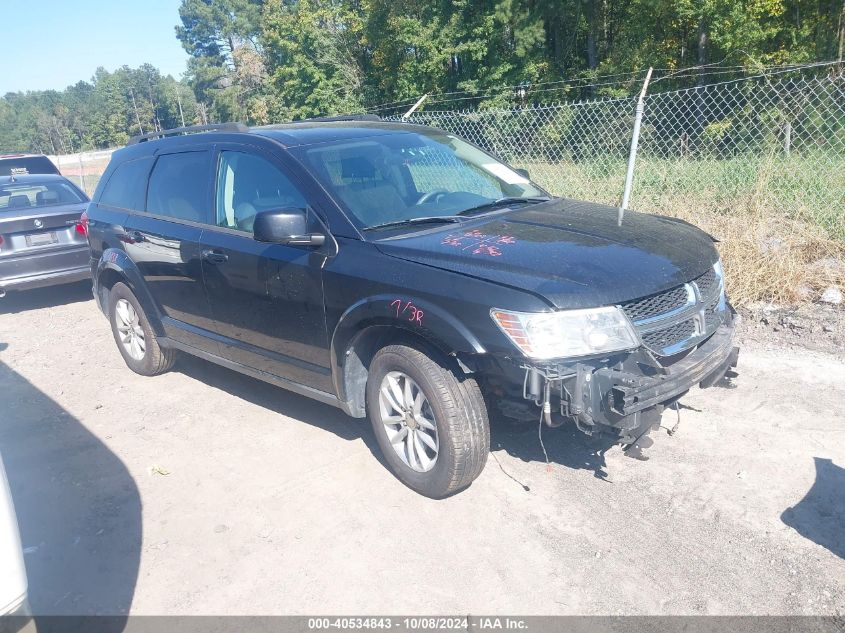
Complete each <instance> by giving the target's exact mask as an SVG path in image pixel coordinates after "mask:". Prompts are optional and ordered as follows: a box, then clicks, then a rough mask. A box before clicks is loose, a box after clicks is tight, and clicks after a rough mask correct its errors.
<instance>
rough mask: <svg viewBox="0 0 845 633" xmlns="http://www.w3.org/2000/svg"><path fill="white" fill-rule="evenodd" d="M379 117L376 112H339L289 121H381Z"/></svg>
mask: <svg viewBox="0 0 845 633" xmlns="http://www.w3.org/2000/svg"><path fill="white" fill-rule="evenodd" d="M381 120H382V119H381V117H380V116H378V115H377V114H363V113H362V114H339V115H337V116H315V117H311V118H310V119H299V120H298V121H291V123H309V122H311V121H317V122H331V121H381Z"/></svg>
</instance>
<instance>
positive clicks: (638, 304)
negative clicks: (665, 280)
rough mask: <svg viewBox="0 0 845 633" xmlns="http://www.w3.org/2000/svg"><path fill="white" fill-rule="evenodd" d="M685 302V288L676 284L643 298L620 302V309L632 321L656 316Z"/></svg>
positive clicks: (679, 306) (683, 304)
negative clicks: (669, 288)
mask: <svg viewBox="0 0 845 633" xmlns="http://www.w3.org/2000/svg"><path fill="white" fill-rule="evenodd" d="M686 304H687V289H686V288H685V287H684V286H678V287H677V288H673V289H672V290H667V291H666V292H661V293H660V294H656V295H652V296H650V297H646V298H644V299H636V300H634V301H629V302H627V303H623V304H622V311H623V312H624V313H625V315H626V316H627V317H628V318H629V319H631V321H633V322H634V323H636V322H637V321H643V320H645V319H649V318H651V317H656V316H659V315H661V314H664V313H666V312H671V311H672V310H677V309H678V308H682V307H684V306H685V305H686Z"/></svg>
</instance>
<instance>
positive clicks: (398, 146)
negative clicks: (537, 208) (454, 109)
mask: <svg viewBox="0 0 845 633" xmlns="http://www.w3.org/2000/svg"><path fill="white" fill-rule="evenodd" d="M301 151H302V153H303V154H304V157H305V161H306V162H307V163H308V164H309V166H310V167H312V168H313V170H314V172H315V173H316V175H317V178H318V179H319V180H320V181H321V182H322V183H323V185H324V186H325V187H326V189H327V190H328V191H329V193H331V194H332V195H333V196H334V198H335V199H336V200H338V201H339V202H340V203H342V204H343V205H344V206H345V207H346V210H347V211H348V212H349V213H350V214H351V216H352V217H353V219H354V220H356V221H357V223H358V224H359V226H360V227H361V228H363V229H367V228H372V227H380V226H381V225H385V226H389V225H393V224H395V223H404V222H407V221H412V220H415V219H419V218H425V219H426V220H425V221H428V220H431V219H432V218H435V219H436V218H439V217H445V216H451V217H453V218H454V216H460V215H461V214H462V213H464V212H466V213H468V214H469V213H480V212H483V211H484V210H486V207H487V206H488V205H495V203H496V202H497V201H502V199H503V198H506V199H508V201H513V200H517V202H519V201H520V200H523V199H524V202H528V201H529V200H531V199H536V198H538V197H544V196H546V194H545V192H543V191H542V190H541V189H539V188H538V187H536V186H534V185H533V184H531V182H530V181H529V180H528V179H527V178H525V177H524V176H522V175H521V174H519V173H517V172H516V171H514V170H513V169H511V168H510V167H508V166H506V165H503V164H502V163H500V162H499V161H497V160H496V159H494V158H493V157H491V156H490V155H488V154H485V153H484V152H482V151H481V150H479V149H478V148H476V147H473V146H472V145H470V144H469V143H466V142H465V141H462V140H460V139H459V138H457V137H455V136H452V135H450V134H445V133H442V132H432V133H429V134H419V133H415V132H407V133H398V134H385V135H382V136H374V137H370V138H366V139H362V140H356V141H346V142H337V143H325V144H320V145H316V146H311V147H305V148H304V149H303V150H301ZM503 202H504V201H503ZM422 224H423V223H420V225H421V226H422Z"/></svg>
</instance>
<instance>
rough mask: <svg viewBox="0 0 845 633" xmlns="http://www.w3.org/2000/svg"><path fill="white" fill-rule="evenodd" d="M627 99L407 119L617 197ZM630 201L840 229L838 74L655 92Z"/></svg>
mask: <svg viewBox="0 0 845 633" xmlns="http://www.w3.org/2000/svg"><path fill="white" fill-rule="evenodd" d="M658 87H659V85H658V86H654V88H658ZM635 108H636V98H634V97H631V98H622V99H597V100H592V101H581V102H575V103H559V104H553V105H536V106H531V107H520V108H513V109H478V110H463V111H425V110H423V111H418V112H416V113H414V114H412V115H411V116H410V118H409V121H410V122H412V123H421V124H424V125H432V126H435V127H439V128H442V129H444V130H447V131H450V132H454V133H456V134H458V135H460V136H462V137H464V138H467V139H469V140H471V141H472V142H474V143H476V144H477V145H479V146H481V147H483V148H485V149H487V150H489V151H491V152H493V153H494V154H496V155H498V156H500V157H501V158H503V159H504V160H505V161H507V162H508V163H510V164H511V165H513V166H515V167H521V168H525V169H528V171H529V172H530V174H531V177H532V179H533V180H535V181H536V182H537V183H539V184H541V185H542V186H544V187H545V188H547V189H548V190H549V191H551V192H552V193H555V194H557V195H562V196H566V197H572V198H582V199H587V200H594V201H597V202H603V203H607V204H612V205H618V204H619V203H620V201H621V198H622V191H623V187H624V181H625V170H626V164H627V159H628V152H629V150H630V145H631V134H632V130H633V127H634V125H633V123H634V113H635ZM389 118H394V119H395V118H398V117H389ZM630 206H631V207H632V208H634V209H639V210H642V211H651V212H658V213H669V214H674V215H679V214H680V215H682V216H684V217H689V216H690V215H695V214H696V213H699V212H700V213H715V214H740V213H743V212H755V211H763V212H765V213H768V214H772V213H775V214H779V215H782V216H784V217H788V218H792V219H796V220H800V221H803V222H807V223H811V224H813V225H815V226H818V227H821V228H822V229H823V230H824V231H825V232H826V233H827V234H828V235H830V236H832V237H837V238H845V76H843V75H842V74H841V73H831V72H829V71H828V72H827V73H825V74H811V73H801V72H790V73H789V74H788V75H780V76H760V77H755V78H749V79H742V80H735V81H729V82H724V83H719V84H711V85H704V86H698V87H693V88H687V89H682V90H674V91H669V92H659V93H655V92H654V91H652V92H651V94H649V95H648V96H646V99H645V115H644V119H643V124H642V132H641V136H640V142H639V153H638V155H637V162H636V170H635V176H634V189H633V195H632V200H631V205H630Z"/></svg>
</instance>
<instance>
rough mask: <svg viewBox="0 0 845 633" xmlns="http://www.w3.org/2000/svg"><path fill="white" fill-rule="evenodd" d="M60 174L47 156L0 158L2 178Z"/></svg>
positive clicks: (0, 174)
mask: <svg viewBox="0 0 845 633" xmlns="http://www.w3.org/2000/svg"><path fill="white" fill-rule="evenodd" d="M58 173H59V170H58V169H57V168H56V166H55V165H54V164H53V163H51V162H50V159H49V158H47V157H46V156H21V157H14V158H0V176H11V175H13V174H14V175H16V176H17V175H21V174H58Z"/></svg>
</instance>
